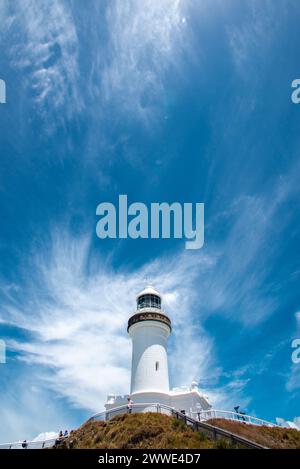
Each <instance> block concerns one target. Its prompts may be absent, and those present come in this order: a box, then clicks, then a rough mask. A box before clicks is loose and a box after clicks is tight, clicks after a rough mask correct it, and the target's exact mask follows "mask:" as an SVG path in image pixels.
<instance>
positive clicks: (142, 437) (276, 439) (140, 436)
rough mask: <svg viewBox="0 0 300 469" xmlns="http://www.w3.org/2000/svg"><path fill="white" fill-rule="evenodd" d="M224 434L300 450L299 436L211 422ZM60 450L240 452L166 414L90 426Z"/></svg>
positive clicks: (131, 416) (121, 417)
mask: <svg viewBox="0 0 300 469" xmlns="http://www.w3.org/2000/svg"><path fill="white" fill-rule="evenodd" d="M209 423H211V424H214V425H215V426H218V427H220V428H224V429H225V430H229V431H231V432H233V433H236V434H237V435H240V436H243V437H245V438H247V439H249V440H252V441H255V442H257V443H260V444H261V445H263V446H265V447H268V448H300V432H299V431H297V430H292V429H285V428H269V427H257V426H254V425H245V424H243V423H239V422H232V421H229V420H223V419H216V420H210V421H209ZM57 448H58V449H65V448H74V449H93V448H97V449H100V448H101V449H139V448H141V449H231V448H234V449H239V448H242V447H241V446H239V447H237V446H236V445H233V444H231V443H229V442H228V441H225V440H223V439H218V440H211V439H209V437H208V436H207V435H206V434H204V433H202V432H197V431H194V430H193V429H192V428H191V427H188V426H187V425H185V423H184V422H182V421H180V420H176V419H175V418H174V417H169V416H167V415H163V414H155V413H144V414H138V413H137V414H123V415H118V416H116V417H115V418H113V419H112V420H109V421H106V422H97V421H92V422H87V423H85V424H84V425H82V426H81V427H80V428H78V429H77V430H75V431H74V432H72V434H71V435H70V437H69V438H67V439H66V440H64V441H62V442H61V443H59V445H58V446H57Z"/></svg>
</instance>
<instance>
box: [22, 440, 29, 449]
mask: <svg viewBox="0 0 300 469" xmlns="http://www.w3.org/2000/svg"><path fill="white" fill-rule="evenodd" d="M27 447H28V443H27V440H24V441H23V443H22V448H23V449H27Z"/></svg>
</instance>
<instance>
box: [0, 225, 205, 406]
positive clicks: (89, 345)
mask: <svg viewBox="0 0 300 469" xmlns="http://www.w3.org/2000/svg"><path fill="white" fill-rule="evenodd" d="M88 256H89V240H88V238H85V237H83V238H81V239H80V240H78V239H77V240H75V239H72V237H69V236H67V235H65V236H62V235H58V234H57V235H55V236H54V238H53V244H52V246H51V248H50V249H48V250H47V249H46V250H44V251H43V253H41V254H37V255H36V256H35V259H34V262H33V264H32V265H31V268H30V272H31V273H30V276H29V277H28V278H27V281H26V282H25V283H24V285H23V288H24V290H22V291H21V292H20V291H16V292H15V294H14V300H13V301H12V300H11V298H10V300H8V298H7V296H5V299H4V300H3V301H2V314H1V320H2V321H4V322H5V323H7V324H11V325H15V326H17V327H20V328H24V329H25V330H27V331H29V332H30V333H31V337H32V339H31V340H30V341H24V340H17V339H13V340H12V339H10V340H8V341H7V345H8V348H10V349H13V350H14V351H16V352H18V354H19V359H20V360H21V361H23V362H24V363H25V364H26V363H27V364H33V365H35V366H36V367H38V366H41V367H42V368H41V372H40V377H41V380H42V381H43V382H44V383H46V384H47V386H48V387H49V388H51V389H53V390H55V391H56V392H57V393H59V394H60V395H63V396H65V397H67V398H68V399H69V401H70V402H71V403H72V404H73V405H75V406H78V407H81V408H85V409H89V410H90V411H98V410H99V409H101V408H102V406H103V403H104V402H105V399H106V395H107V394H108V393H109V392H117V393H118V392H119V393H127V392H128V389H129V376H130V373H129V371H130V363H131V344H130V340H129V338H128V337H127V334H126V324H127V320H128V317H129V316H130V314H131V313H132V312H133V311H134V308H135V295H136V292H137V291H138V290H139V289H140V288H142V287H143V285H144V282H143V279H144V278H145V277H146V276H148V275H149V274H151V277H152V278H155V282H156V283H157V286H158V287H159V289H160V290H161V291H162V293H165V294H166V301H165V308H166V310H167V311H168V314H170V316H171V318H172V321H173V323H174V331H175V332H174V337H173V343H171V347H172V349H173V353H172V354H171V362H172V364H171V365H172V368H173V369H175V370H176V374H174V375H173V377H174V385H177V384H189V382H190V381H191V380H192V379H193V378H196V379H199V377H200V375H201V374H202V373H204V372H205V370H206V368H207V367H212V366H213V353H212V342H211V339H210V338H209V337H208V336H207V334H205V332H204V331H203V330H202V328H201V326H200V325H199V326H195V323H194V322H193V321H192V320H191V318H192V316H193V315H194V314H195V313H194V312H193V311H192V308H193V301H194V298H195V297H196V295H197V293H196V291H195V290H194V289H193V288H192V285H193V284H194V282H195V281H196V276H197V272H198V269H199V267H200V268H203V269H206V268H207V266H209V265H210V264H211V260H210V259H208V258H206V257H205V256H202V255H201V256H199V257H197V256H195V257H191V256H187V255H186V254H185V253H184V254H182V255H181V256H179V258H178V257H177V258H176V259H174V258H164V259H160V260H156V261H154V262H152V263H150V264H148V265H146V266H144V267H143V268H141V269H139V270H138V271H137V272H134V273H132V272H124V271H123V272H120V273H116V272H113V271H112V270H111V269H110V268H109V266H108V265H107V264H105V263H104V262H103V260H101V259H99V264H98V262H97V265H96V263H95V261H93V262H92V263H89V261H88ZM88 272H89V273H88ZM187 279H188V281H187ZM24 291H26V294H24ZM19 295H20V296H19ZM178 303H179V304H180V307H179V305H178ZM182 364H184V366H182Z"/></svg>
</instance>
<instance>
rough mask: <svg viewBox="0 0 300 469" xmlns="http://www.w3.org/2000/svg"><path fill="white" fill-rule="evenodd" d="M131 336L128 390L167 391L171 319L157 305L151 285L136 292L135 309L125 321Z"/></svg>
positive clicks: (158, 300) (158, 302) (156, 293)
mask: <svg viewBox="0 0 300 469" xmlns="http://www.w3.org/2000/svg"><path fill="white" fill-rule="evenodd" d="M127 330H128V333H129V335H130V337H131V339H132V365H131V390H130V393H131V394H132V395H133V394H138V393H147V392H156V393H168V392H169V390H170V386H169V370H168V354H167V340H168V337H169V335H170V333H171V321H170V319H169V318H168V316H167V315H166V314H165V313H164V312H163V310H162V309H161V296H160V294H159V293H158V292H157V291H156V290H154V288H152V287H151V286H148V287H146V288H145V289H144V290H143V291H141V292H140V293H139V294H138V295H137V310H136V312H135V313H134V315H133V316H131V318H130V319H129V321H128V329H127Z"/></svg>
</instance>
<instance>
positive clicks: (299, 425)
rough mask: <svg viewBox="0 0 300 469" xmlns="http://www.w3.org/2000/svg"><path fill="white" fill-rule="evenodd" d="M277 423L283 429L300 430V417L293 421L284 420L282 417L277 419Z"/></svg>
mask: <svg viewBox="0 0 300 469" xmlns="http://www.w3.org/2000/svg"><path fill="white" fill-rule="evenodd" d="M276 423H277V424H278V425H280V426H281V427H287V428H296V429H298V430H300V417H294V419H293V420H284V419H282V418H280V417H276Z"/></svg>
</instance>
